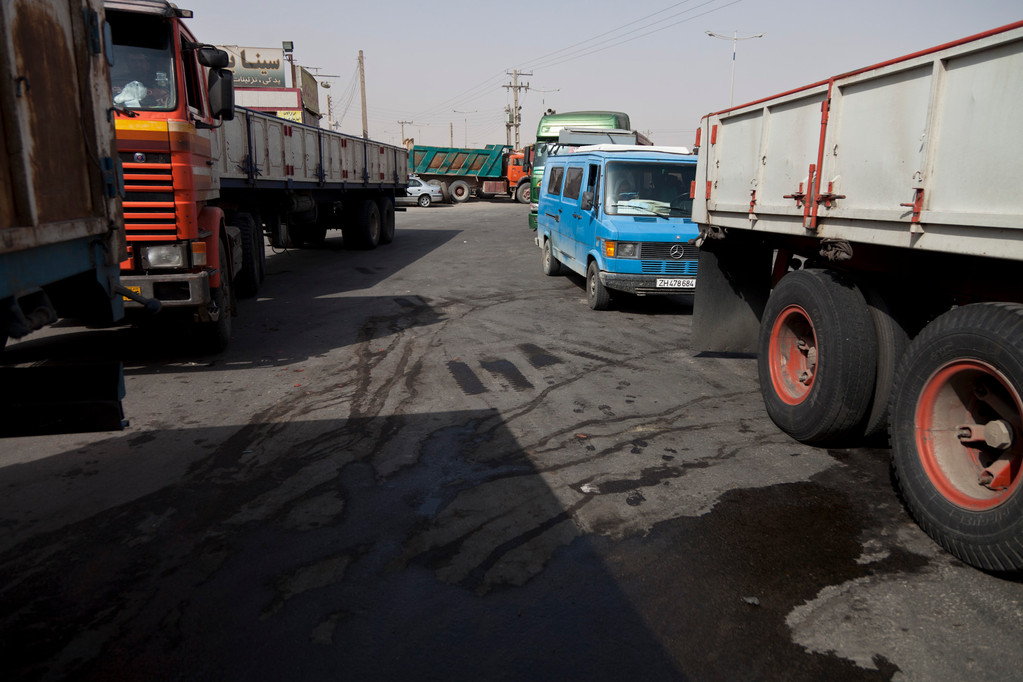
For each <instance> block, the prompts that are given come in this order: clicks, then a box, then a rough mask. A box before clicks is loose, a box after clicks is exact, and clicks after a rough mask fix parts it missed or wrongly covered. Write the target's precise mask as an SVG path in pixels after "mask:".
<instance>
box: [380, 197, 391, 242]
mask: <svg viewBox="0 0 1023 682" xmlns="http://www.w3.org/2000/svg"><path fill="white" fill-rule="evenodd" d="M377 210H378V211H379V212H380V243H381V244H390V243H391V242H393V241H394V202H392V201H391V199H390V197H380V198H379V199H377Z"/></svg>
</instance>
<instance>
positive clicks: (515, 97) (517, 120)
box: [504, 69, 533, 149]
mask: <svg viewBox="0 0 1023 682" xmlns="http://www.w3.org/2000/svg"><path fill="white" fill-rule="evenodd" d="M505 73H507V74H508V75H509V76H511V77H512V82H511V83H509V84H508V85H505V86H504V87H505V88H507V89H509V90H511V91H512V102H513V104H512V111H511V114H512V116H511V119H512V120H511V124H512V125H513V126H515V149H518V148H519V125H521V124H522V114H521V113H519V112H520V110H521V109H522V107H520V106H519V90H529V83H525V84H523V85H519V76H532V75H533V72H532V71H530V72H529V73H525V72H522V71H519V70H518V69H512V70H511V71H505Z"/></svg>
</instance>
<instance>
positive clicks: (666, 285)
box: [657, 277, 696, 289]
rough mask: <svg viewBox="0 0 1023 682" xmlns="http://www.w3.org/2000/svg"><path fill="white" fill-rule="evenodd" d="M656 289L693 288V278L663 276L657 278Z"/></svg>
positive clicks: (694, 281) (694, 286)
mask: <svg viewBox="0 0 1023 682" xmlns="http://www.w3.org/2000/svg"><path fill="white" fill-rule="evenodd" d="M657 288H658V289H695V288H696V280H695V279H667V278H664V277H658V278H657Z"/></svg>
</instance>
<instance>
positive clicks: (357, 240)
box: [341, 199, 380, 251]
mask: <svg viewBox="0 0 1023 682" xmlns="http://www.w3.org/2000/svg"><path fill="white" fill-rule="evenodd" d="M355 210H356V211H357V213H356V214H355V215H354V216H353V215H351V214H349V215H347V216H346V220H345V223H346V224H348V226H347V227H346V228H344V229H343V230H342V232H341V234H342V236H343V237H344V240H345V248H349V249H364V250H367V251H368V250H370V249H375V248H376V247H377V244H379V243H380V209H378V208H377V202H376V201H374V200H373V199H363V200H362V203H360V204H359V205H358V207H357V208H356V209H355ZM353 219H354V223H355V224H354V225H351V224H350V223H352V222H353Z"/></svg>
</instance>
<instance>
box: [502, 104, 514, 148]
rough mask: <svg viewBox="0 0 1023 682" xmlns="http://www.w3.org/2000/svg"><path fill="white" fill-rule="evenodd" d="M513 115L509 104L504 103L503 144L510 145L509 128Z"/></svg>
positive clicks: (510, 127)
mask: <svg viewBox="0 0 1023 682" xmlns="http://www.w3.org/2000/svg"><path fill="white" fill-rule="evenodd" d="M514 121H515V117H514V116H513V115H512V110H511V105H509V104H506V105H504V138H505V144H506V145H508V146H509V147H510V146H511V129H512V124H513V122H514Z"/></svg>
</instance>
